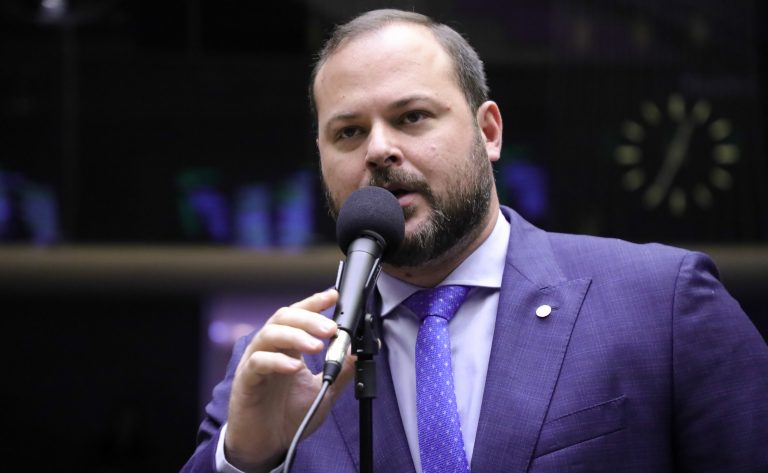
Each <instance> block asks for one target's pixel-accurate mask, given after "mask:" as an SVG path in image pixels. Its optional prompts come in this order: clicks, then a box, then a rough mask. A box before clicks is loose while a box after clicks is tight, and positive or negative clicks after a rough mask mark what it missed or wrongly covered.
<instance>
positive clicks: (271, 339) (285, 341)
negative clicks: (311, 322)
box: [252, 323, 323, 353]
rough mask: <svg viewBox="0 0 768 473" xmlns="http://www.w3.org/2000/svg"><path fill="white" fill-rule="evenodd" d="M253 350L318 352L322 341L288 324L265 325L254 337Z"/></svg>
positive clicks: (321, 346)
mask: <svg viewBox="0 0 768 473" xmlns="http://www.w3.org/2000/svg"><path fill="white" fill-rule="evenodd" d="M252 346H253V351H254V352H255V351H283V352H285V351H293V352H300V353H318V352H320V351H321V350H322V349H323V342H322V341H321V340H320V339H318V338H316V337H314V336H312V335H311V334H309V333H307V332H306V331H305V330H303V329H301V328H297V327H291V326H290V325H282V324H277V323H273V324H268V325H265V326H264V327H263V328H262V329H261V330H260V331H259V333H258V334H257V335H256V337H254V340H253V343H252Z"/></svg>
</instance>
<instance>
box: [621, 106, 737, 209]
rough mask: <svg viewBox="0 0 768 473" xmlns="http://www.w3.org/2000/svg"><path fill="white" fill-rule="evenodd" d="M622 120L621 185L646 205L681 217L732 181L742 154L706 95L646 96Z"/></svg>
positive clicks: (709, 204)
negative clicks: (631, 114)
mask: <svg viewBox="0 0 768 473" xmlns="http://www.w3.org/2000/svg"><path fill="white" fill-rule="evenodd" d="M638 112H639V113H638V114H637V116H636V117H634V118H632V119H628V120H626V121H624V123H623V124H622V126H621V135H622V141H621V143H620V144H619V145H618V146H616V148H615V150H614V156H613V157H614V160H615V162H616V163H617V164H618V165H619V166H620V169H621V181H620V183H621V186H622V188H623V189H624V190H625V191H627V192H630V193H632V194H635V195H636V198H638V199H639V202H640V203H641V205H642V207H643V208H644V209H645V210H647V211H663V212H668V213H669V214H671V215H673V216H675V217H681V216H683V215H684V214H686V212H689V211H691V209H692V208H693V207H694V206H695V207H697V208H699V209H701V210H703V211H705V212H706V211H708V210H710V209H711V208H712V206H713V204H714V201H715V199H716V198H717V197H718V196H719V195H721V194H722V193H724V192H728V191H729V190H730V189H731V188H732V187H733V186H734V177H733V175H732V174H731V171H730V168H731V166H733V165H734V164H736V163H737V162H738V161H739V159H740V150H739V148H738V146H737V145H735V144H734V143H733V142H732V141H733V140H732V136H733V124H732V122H731V120H729V119H728V118H725V117H719V116H717V114H716V113H714V111H713V107H712V105H711V103H710V102H709V101H707V100H705V99H698V100H695V101H686V98H685V97H683V95H682V94H679V93H673V94H671V95H670V96H669V97H668V98H667V99H666V101H661V102H654V101H650V100H647V101H644V102H642V103H641V104H640V107H639V110H638Z"/></svg>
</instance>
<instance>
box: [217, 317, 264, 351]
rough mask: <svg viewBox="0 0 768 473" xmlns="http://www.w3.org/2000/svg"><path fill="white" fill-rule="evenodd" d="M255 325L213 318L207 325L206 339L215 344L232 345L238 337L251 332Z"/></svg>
mask: <svg viewBox="0 0 768 473" xmlns="http://www.w3.org/2000/svg"><path fill="white" fill-rule="evenodd" d="M255 328H256V327H255V326H254V325H252V324H248V323H243V322H239V323H233V322H227V321H222V320H214V321H213V322H211V323H210V324H209V325H208V339H209V340H210V341H211V342H213V343H215V344H216V345H232V344H233V343H235V342H236V341H237V340H238V339H239V338H240V337H244V336H245V335H248V334H249V333H251V332H252V331H253V330H254V329H255Z"/></svg>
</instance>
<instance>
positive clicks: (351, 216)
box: [336, 186, 405, 260]
mask: <svg viewBox="0 0 768 473" xmlns="http://www.w3.org/2000/svg"><path fill="white" fill-rule="evenodd" d="M370 232H373V233H375V234H377V235H378V236H379V237H381V238H382V239H383V240H384V243H385V249H384V253H383V256H382V259H384V260H386V257H387V255H388V254H390V253H391V252H392V251H394V250H395V249H396V248H397V247H398V246H400V243H401V242H402V241H403V236H404V234H405V217H404V216H403V210H402V209H401V208H400V204H399V203H398V202H397V198H396V197H395V196H394V195H392V193H391V192H389V191H388V190H386V189H383V188H381V187H374V186H369V187H361V188H360V189H358V190H356V191H354V192H353V193H351V194H350V195H349V197H348V198H347V200H346V201H344V204H343V205H342V206H341V210H339V218H338V219H337V220H336V240H337V241H338V243H339V247H340V248H341V251H343V252H344V254H346V253H347V248H348V247H349V244H350V243H352V241H353V240H355V239H356V238H358V237H360V236H362V235H363V234H364V233H370Z"/></svg>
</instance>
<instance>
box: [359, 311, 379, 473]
mask: <svg viewBox="0 0 768 473" xmlns="http://www.w3.org/2000/svg"><path fill="white" fill-rule="evenodd" d="M374 325H375V324H374V319H373V315H371V314H370V313H368V312H366V314H365V317H364V319H363V320H362V321H361V322H360V323H359V324H358V327H357V333H356V334H355V337H353V339H352V353H354V354H355V355H357V361H356V362H355V398H356V399H357V400H358V401H359V406H360V473H373V399H374V398H375V397H376V361H375V360H374V356H376V355H377V354H378V353H379V349H380V347H381V341H380V340H379V337H378V334H377V333H376V328H375V326H374Z"/></svg>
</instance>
